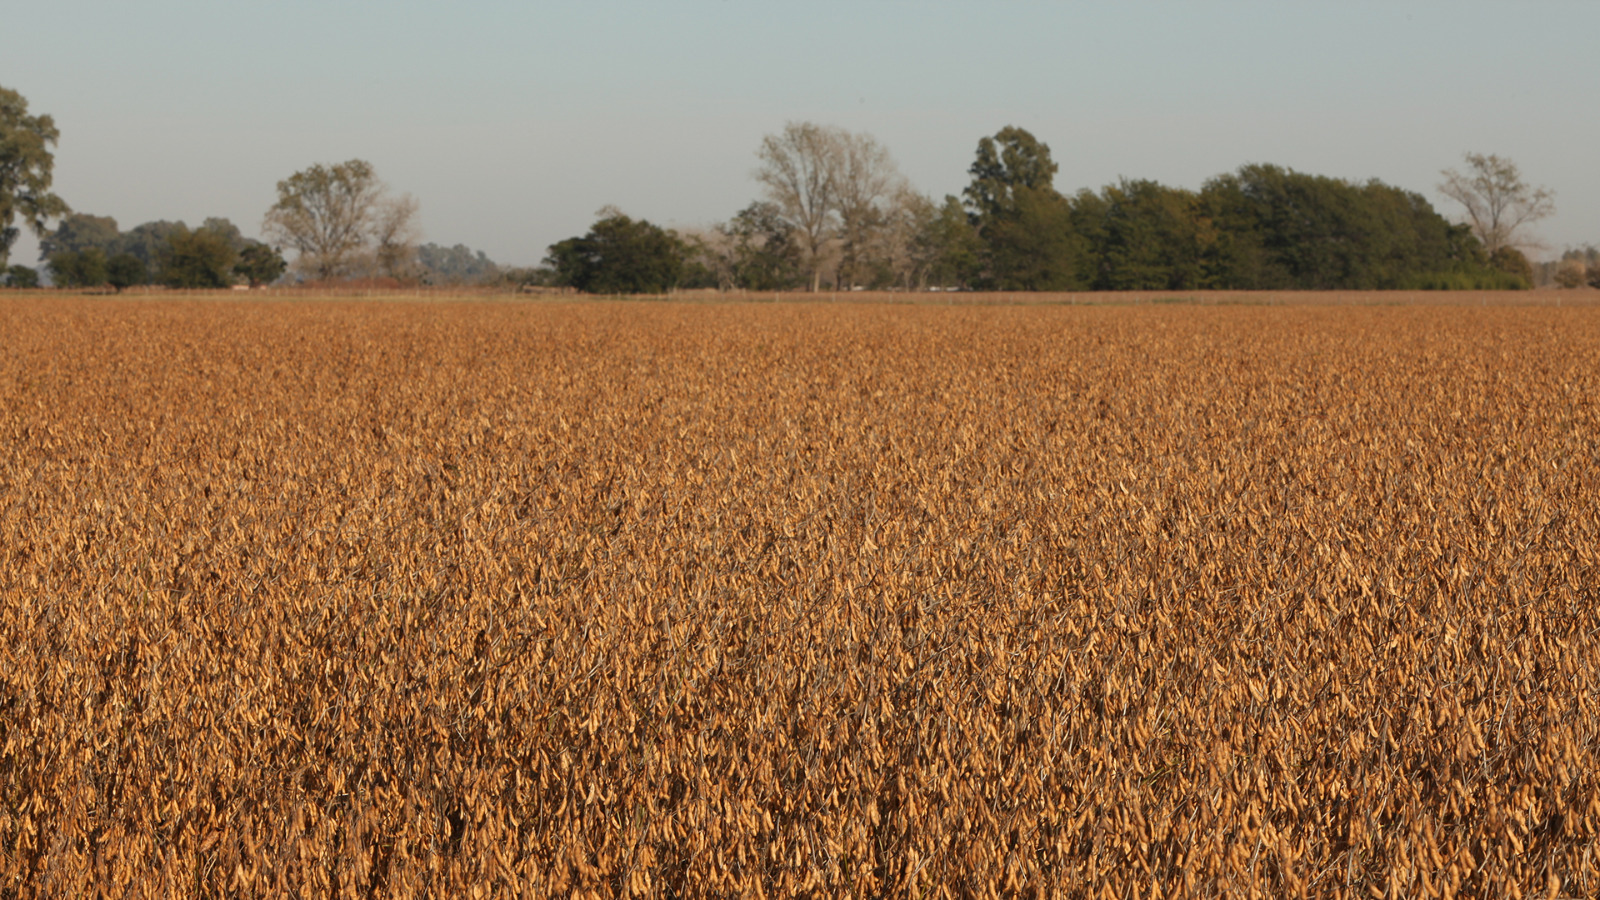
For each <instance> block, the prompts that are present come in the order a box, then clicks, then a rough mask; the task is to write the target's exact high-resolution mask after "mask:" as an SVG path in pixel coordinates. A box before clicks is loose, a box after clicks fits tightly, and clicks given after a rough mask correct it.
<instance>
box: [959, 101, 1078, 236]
mask: <svg viewBox="0 0 1600 900" xmlns="http://www.w3.org/2000/svg"><path fill="white" fill-rule="evenodd" d="M967 174H969V175H971V176H972V183H971V184H969V185H967V187H966V188H965V189H964V190H963V191H962V194H964V195H965V196H966V202H967V209H968V210H970V211H971V214H972V216H973V220H974V221H973V224H975V225H977V226H979V227H980V228H981V227H983V225H984V224H985V223H986V222H987V221H988V220H990V219H992V218H994V217H996V216H1003V215H1006V214H1009V213H1012V212H1014V211H1015V210H1016V208H1017V207H1018V205H1019V200H1018V198H1017V192H1018V191H1019V190H1026V191H1043V192H1049V193H1054V192H1055V177H1056V164H1055V162H1054V161H1053V160H1052V159H1051V158H1050V145H1049V144H1046V143H1044V142H1043V141H1040V140H1038V139H1037V138H1035V137H1034V136H1033V135H1032V134H1030V133H1029V132H1028V131H1027V130H1026V129H1022V128H1017V127H1015V126H1012V125H1007V126H1006V127H1004V128H1002V129H1000V131H999V132H997V133H996V134H995V136H994V137H992V138H988V137H986V138H983V139H981V140H979V141H978V157H977V159H975V160H974V161H973V163H972V166H971V168H969V169H967Z"/></svg>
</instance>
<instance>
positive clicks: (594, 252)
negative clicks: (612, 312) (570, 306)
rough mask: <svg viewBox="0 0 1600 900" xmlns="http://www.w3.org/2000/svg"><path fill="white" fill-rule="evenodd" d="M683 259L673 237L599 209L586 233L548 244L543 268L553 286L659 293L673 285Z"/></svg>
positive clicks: (599, 291) (642, 222) (684, 252)
mask: <svg viewBox="0 0 1600 900" xmlns="http://www.w3.org/2000/svg"><path fill="white" fill-rule="evenodd" d="M687 256H688V249H687V247H686V246H685V245H684V243H683V241H681V240H680V239H679V238H678V237H677V235H675V234H673V233H672V232H670V231H667V230H665V229H663V228H661V227H660V226H658V225H652V224H651V223H649V222H646V221H645V220H643V219H639V220H634V219H631V218H629V217H627V216H625V215H623V214H622V213H620V212H617V211H616V210H603V211H602V214H601V217H600V219H599V220H598V221H596V222H595V223H594V226H593V227H591V228H590V229H589V233H588V234H585V235H584V236H583V237H575V238H568V239H567V240H564V241H561V242H560V243H558V244H553V245H551V247H550V254H549V256H548V257H547V258H546V260H545V263H546V265H548V266H549V267H550V268H551V269H553V270H554V272H555V275H556V279H557V282H556V283H558V284H562V285H567V286H569V287H575V288H577V289H578V290H580V291H587V292H589V293H593V294H661V293H666V292H667V291H669V290H672V289H673V288H676V287H677V286H678V282H679V279H680V277H681V276H682V274H683V267H684V263H685V260H686V258H687Z"/></svg>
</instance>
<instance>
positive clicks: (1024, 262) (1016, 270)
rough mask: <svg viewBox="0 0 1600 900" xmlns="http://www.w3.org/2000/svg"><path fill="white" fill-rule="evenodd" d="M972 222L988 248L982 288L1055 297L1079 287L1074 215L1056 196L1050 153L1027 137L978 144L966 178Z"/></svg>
mask: <svg viewBox="0 0 1600 900" xmlns="http://www.w3.org/2000/svg"><path fill="white" fill-rule="evenodd" d="M967 172H968V174H969V175H971V176H972V183H971V184H969V185H968V186H967V187H966V189H965V190H964V191H963V192H962V193H963V194H965V195H966V203H967V209H968V211H969V215H968V218H969V220H970V221H971V222H972V225H973V227H975V228H976V229H977V231H978V237H979V238H980V239H981V240H982V242H983V253H982V274H981V275H980V276H979V278H978V282H979V284H980V285H981V286H983V287H989V288H994V289H998V290H1013V291H1056V290H1068V289H1073V288H1077V287H1080V286H1081V284H1082V282H1081V279H1080V276H1079V272H1078V270H1079V269H1080V268H1081V267H1082V260H1081V257H1082V251H1081V242H1080V241H1079V240H1078V237H1077V235H1076V233H1075V232H1074V231H1073V226H1072V210H1071V207H1070V205H1069V204H1068V203H1067V201H1066V198H1064V197H1062V196H1061V195H1060V194H1058V193H1056V189H1055V186H1054V181H1055V174H1056V164H1055V162H1054V161H1053V160H1051V159H1050V146H1049V145H1048V144H1045V143H1043V142H1042V141H1039V140H1038V139H1036V138H1035V137H1034V136H1033V135H1032V134H1030V133H1028V132H1027V131H1026V130H1024V129H1021V128H1017V127H1014V126H1009V125H1008V126H1006V127H1005V128H1002V129H1000V131H999V132H998V133H996V134H995V136H994V137H992V138H987V137H986V138H983V139H981V140H979V141H978V153H977V158H976V159H975V160H974V161H973V163H972V166H971V167H970V168H969V169H968V170H967Z"/></svg>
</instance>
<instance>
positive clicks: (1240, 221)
mask: <svg viewBox="0 0 1600 900" xmlns="http://www.w3.org/2000/svg"><path fill="white" fill-rule="evenodd" d="M757 156H758V158H759V160H760V162H761V166H760V168H759V169H758V170H757V172H756V180H757V181H758V182H759V183H760V184H761V186H762V188H763V194H764V196H763V197H762V199H759V200H757V201H755V202H753V203H751V204H750V205H749V206H747V207H746V208H745V209H743V210H741V211H740V212H739V213H737V214H736V215H734V216H733V217H732V218H731V219H729V220H728V221H726V222H723V223H719V224H717V225H715V226H713V227H711V228H709V229H702V230H689V231H682V232H676V231H668V230H666V229H663V228H660V227H659V226H656V225H653V224H651V223H650V222H647V221H643V220H635V219H631V218H629V217H628V216H626V215H624V214H623V213H622V212H621V211H619V210H617V209H615V208H613V207H608V208H606V209H604V210H602V211H601V214H600V217H599V219H598V221H596V222H595V224H594V225H593V226H592V227H591V229H590V230H589V232H588V233H587V234H585V235H583V236H582V237H574V238H569V239H567V240H565V241H561V242H559V243H557V244H555V245H553V246H552V247H551V248H550V253H549V255H548V256H547V257H546V260H545V268H544V272H543V275H544V277H545V278H546V279H547V280H549V281H550V282H551V283H555V284H565V285H570V286H573V287H576V288H579V289H581V290H586V291H592V292H597V293H628V292H641V293H655V292H661V291H665V290H671V289H674V288H722V289H732V288H744V289H748V290H757V291H766V290H794V289H810V290H813V291H815V290H821V289H823V288H827V289H830V290H852V289H861V288H867V289H901V290H917V289H926V288H930V287H933V288H943V289H974V290H1001V291H1080V290H1081V291H1117V290H1264V289H1269V290H1368V289H1389V288H1411V289H1427V288H1439V289H1472V288H1495V289H1504V288H1525V287H1529V286H1530V285H1531V282H1532V279H1533V269H1532V266H1531V264H1530V263H1529V261H1528V259H1527V257H1526V256H1525V255H1524V254H1523V253H1522V252H1521V251H1520V250H1518V249H1517V246H1516V242H1515V239H1516V236H1517V235H1516V232H1517V230H1518V229H1519V228H1521V227H1522V226H1523V225H1526V224H1528V223H1529V222H1532V221H1535V220H1537V219H1539V218H1543V217H1544V216H1547V215H1549V214H1550V212H1551V211H1552V210H1553V206H1552V205H1551V201H1550V197H1549V193H1548V191H1545V190H1543V189H1535V188H1531V187H1529V186H1527V185H1525V184H1523V183H1522V181H1521V178H1520V175H1519V174H1518V173H1517V171H1516V169H1515V166H1514V165H1512V164H1510V163H1509V162H1507V161H1504V160H1501V159H1499V158H1498V157H1485V156H1478V155H1472V154H1469V155H1468V156H1467V162H1468V164H1469V167H1468V171H1467V173H1466V174H1462V173H1458V172H1455V171H1453V170H1450V171H1446V172H1445V173H1444V175H1445V177H1446V181H1445V183H1444V184H1441V185H1440V189H1441V191H1443V192H1444V193H1445V194H1446V195H1447V196H1451V197H1453V198H1455V199H1458V200H1460V201H1462V203H1463V205H1464V206H1465V207H1466V208H1467V210H1468V221H1467V222H1465V223H1462V224H1453V223H1451V222H1450V221H1448V220H1447V219H1445V218H1444V217H1443V216H1442V215H1440V214H1439V213H1438V212H1437V211H1436V210H1435V209H1434V208H1433V207H1432V205H1431V204H1430V203H1429V202H1428V201H1427V199H1426V198H1424V197H1423V196H1422V195H1421V194H1418V193H1415V192H1412V191H1406V190H1403V189H1401V188H1398V187H1394V186H1391V185H1387V184H1384V183H1383V182H1381V181H1377V180H1372V181H1367V182H1364V183H1355V182H1350V181H1345V180H1342V179H1336V178H1328V177H1324V176H1318V175H1310V174H1306V173H1302V172H1296V171H1294V170H1292V169H1288V168H1284V167H1281V166H1275V165H1269V164H1250V165H1245V166H1242V167H1241V168H1239V169H1238V170H1237V171H1235V172H1230V173H1226V174H1223V175H1218V176H1216V177H1215V178H1212V179H1210V180H1208V181H1207V182H1205V184H1204V185H1203V186H1202V187H1201V188H1200V189H1199V190H1198V191H1191V190H1187V189H1183V188H1173V187H1168V186H1165V185H1162V184H1159V183H1157V182H1155V181H1151V180H1145V179H1138V180H1135V179H1122V180H1120V181H1118V182H1117V183H1116V184H1112V185H1107V186H1105V187H1104V188H1102V189H1100V190H1099V191H1091V190H1081V191H1079V192H1078V193H1076V194H1074V195H1072V196H1066V195H1063V194H1061V193H1059V192H1058V191H1057V190H1056V188H1055V184H1054V182H1055V176H1056V172H1057V165H1056V163H1055V162H1054V160H1053V159H1052V158H1051V155H1050V148H1049V146H1048V145H1047V144H1045V143H1044V142H1042V141H1039V140H1038V139H1037V138H1035V137H1034V136H1033V135H1032V134H1030V133H1029V132H1028V131H1026V130H1025V129H1022V128H1016V127H1007V128H1004V129H1001V130H1000V131H999V132H998V133H997V134H995V135H993V136H992V137H985V138H983V139H981V140H980V141H979V142H978V147H977V153H976V156H975V159H974V161H973V163H972V165H971V167H970V168H969V169H968V175H969V176H970V179H971V181H970V183H969V184H968V186H967V187H966V188H965V189H964V190H963V191H962V195H961V196H960V197H956V196H946V197H945V198H944V200H943V202H935V201H934V200H932V199H931V198H929V197H927V196H924V195H922V194H919V193H917V192H916V191H915V190H913V189H912V188H911V187H910V186H909V185H908V184H907V183H906V181H905V179H904V178H903V177H902V176H901V175H900V174H899V172H898V171H897V170H896V168H895V166H894V163H893V160H892V158H891V157H890V155H889V153H888V152H887V150H886V149H884V148H883V147H882V146H881V145H879V144H878V143H877V141H876V140H874V139H873V138H872V137H871V136H869V135H864V134H852V133H850V132H848V131H845V130H843V129H839V128H832V127H827V126H820V125H816V124H813V123H809V122H802V123H791V124H789V125H788V126H787V127H786V128H785V129H784V130H783V131H782V132H781V133H779V134H776V135H769V136H767V137H766V138H765V139H764V140H763V141H762V144H761V146H760V148H759V149H758V151H757Z"/></svg>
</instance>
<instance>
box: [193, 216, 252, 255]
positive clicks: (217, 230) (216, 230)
mask: <svg viewBox="0 0 1600 900" xmlns="http://www.w3.org/2000/svg"><path fill="white" fill-rule="evenodd" d="M200 227H201V228H203V229H205V230H206V231H209V232H211V233H212V234H214V235H216V236H218V237H220V238H222V239H223V240H225V241H227V242H228V246H230V247H232V248H233V252H234V253H243V252H244V248H245V247H247V246H249V245H250V244H252V243H256V242H255V241H252V240H250V239H249V238H247V237H245V236H244V233H243V232H241V231H240V230H239V226H237V225H235V224H233V221H232V220H230V219H227V218H224V217H222V216H208V217H207V218H206V220H205V221H204V222H201V223H200Z"/></svg>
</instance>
